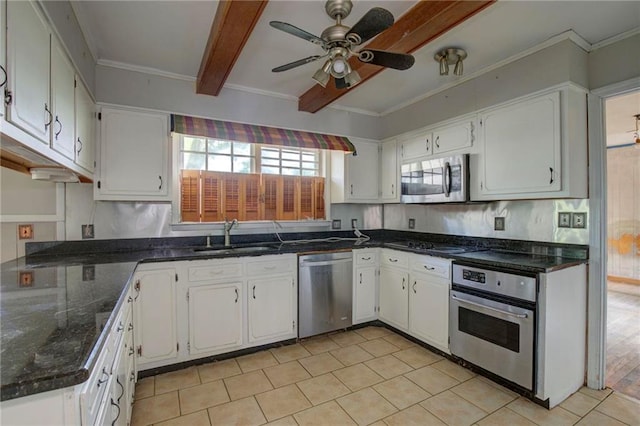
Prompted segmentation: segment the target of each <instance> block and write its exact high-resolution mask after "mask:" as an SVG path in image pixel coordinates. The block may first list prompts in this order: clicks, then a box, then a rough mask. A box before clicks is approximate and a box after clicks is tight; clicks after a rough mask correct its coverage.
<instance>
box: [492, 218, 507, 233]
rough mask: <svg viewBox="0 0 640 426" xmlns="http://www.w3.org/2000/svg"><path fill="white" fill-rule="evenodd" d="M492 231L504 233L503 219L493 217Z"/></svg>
mask: <svg viewBox="0 0 640 426" xmlns="http://www.w3.org/2000/svg"><path fill="white" fill-rule="evenodd" d="M493 229H494V230H496V231H504V217H495V218H494V219H493Z"/></svg>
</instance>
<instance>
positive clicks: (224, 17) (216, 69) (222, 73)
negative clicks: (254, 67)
mask: <svg viewBox="0 0 640 426" xmlns="http://www.w3.org/2000/svg"><path fill="white" fill-rule="evenodd" d="M267 2H268V0H261V1H253V0H225V1H220V2H219V3H218V9H217V11H216V16H215V18H214V19H213V23H212V24H211V32H210V33H209V40H208V41H207V47H206V48H205V51H204V55H203V56H202V62H201V63H200V70H199V71H198V80H197V81H196V93H200V94H204V95H213V96H218V94H219V93H220V90H222V86H224V83H225V81H226V80H227V77H228V76H229V74H230V73H231V70H232V69H233V65H234V64H235V63H236V60H237V59H238V56H240V52H241V51H242V48H243V47H244V45H245V43H246V42H247V40H248V39H249V36H250V35H251V32H252V31H253V28H254V27H255V25H256V23H257V22H258V19H260V15H262V11H263V10H264V8H265V6H266V5H267Z"/></svg>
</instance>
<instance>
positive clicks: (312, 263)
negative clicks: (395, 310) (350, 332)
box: [298, 251, 353, 337]
mask: <svg viewBox="0 0 640 426" xmlns="http://www.w3.org/2000/svg"><path fill="white" fill-rule="evenodd" d="M352 267H353V260H352V254H351V252H350V251H349V252H338V253H321V254H310V255H303V256H300V257H299V259H298V289H299V290H298V337H308V336H313V335H315V334H321V333H326V332H328V331H333V330H338V329H341V328H346V327H349V326H350V325H351V309H352V299H353V290H352V289H353V285H352V280H353V270H352Z"/></svg>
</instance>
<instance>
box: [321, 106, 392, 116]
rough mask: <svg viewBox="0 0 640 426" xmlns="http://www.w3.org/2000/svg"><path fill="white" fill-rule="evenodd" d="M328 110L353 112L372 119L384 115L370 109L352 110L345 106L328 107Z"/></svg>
mask: <svg viewBox="0 0 640 426" xmlns="http://www.w3.org/2000/svg"><path fill="white" fill-rule="evenodd" d="M327 108H331V109H337V110H339V111H346V112H353V113H356V114H362V115H369V116H371V117H382V114H381V113H379V112H375V111H370V110H368V109H361V108H352V107H348V106H344V105H337V104H336V105H327Z"/></svg>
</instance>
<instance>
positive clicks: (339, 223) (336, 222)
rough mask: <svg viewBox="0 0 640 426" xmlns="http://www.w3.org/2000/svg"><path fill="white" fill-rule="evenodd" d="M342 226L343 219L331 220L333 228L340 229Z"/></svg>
mask: <svg viewBox="0 0 640 426" xmlns="http://www.w3.org/2000/svg"><path fill="white" fill-rule="evenodd" d="M340 228H342V221H341V220H340V219H333V220H332V221H331V229H340Z"/></svg>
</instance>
